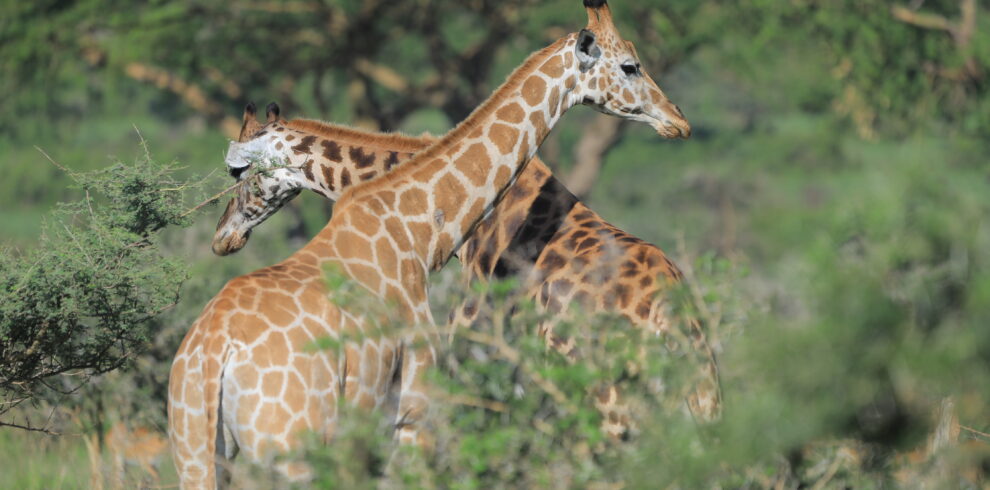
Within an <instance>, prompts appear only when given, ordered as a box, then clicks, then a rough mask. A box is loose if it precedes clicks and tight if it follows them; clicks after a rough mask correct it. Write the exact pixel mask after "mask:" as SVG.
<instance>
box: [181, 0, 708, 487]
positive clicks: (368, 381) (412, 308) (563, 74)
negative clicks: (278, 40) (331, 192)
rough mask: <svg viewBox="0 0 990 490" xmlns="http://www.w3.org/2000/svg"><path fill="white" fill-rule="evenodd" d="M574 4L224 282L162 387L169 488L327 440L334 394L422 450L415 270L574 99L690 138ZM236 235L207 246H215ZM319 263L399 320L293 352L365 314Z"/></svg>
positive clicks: (615, 39) (450, 249)
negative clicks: (513, 57)
mask: <svg viewBox="0 0 990 490" xmlns="http://www.w3.org/2000/svg"><path fill="white" fill-rule="evenodd" d="M585 6H586V7H587V10H588V15H589V23H588V27H587V28H586V29H584V30H582V31H581V32H579V33H573V34H570V35H567V36H565V37H563V38H561V39H560V40H558V41H556V42H554V43H553V44H551V45H550V46H548V47H547V48H544V49H542V50H540V51H538V52H536V53H534V54H533V55H531V56H530V57H529V58H528V59H527V60H526V61H525V62H524V63H523V64H522V65H521V66H520V67H519V68H517V69H516V70H515V71H514V72H513V73H512V74H511V75H509V77H508V79H507V81H506V82H505V83H504V84H503V85H502V86H501V87H499V88H498V89H497V90H496V91H495V93H494V94H493V95H492V96H491V97H490V98H489V99H488V100H487V101H485V102H484V103H483V104H482V105H481V106H480V107H479V108H478V109H476V110H475V111H474V112H473V113H472V114H471V115H470V116H469V117H468V118H467V119H466V120H465V121H464V122H462V123H461V124H459V125H458V126H457V127H456V128H455V129H453V130H452V131H450V132H449V133H447V134H446V135H445V136H444V137H443V138H441V139H440V140H439V141H437V142H435V143H433V144H432V145H430V146H429V147H427V148H425V149H424V150H422V151H420V152H418V153H416V154H415V155H414V156H413V157H412V158H411V159H409V161H408V162H407V163H406V164H404V165H401V166H399V168H396V169H395V170H393V171H392V172H390V173H388V174H386V175H385V176H382V177H380V178H377V179H373V180H369V181H368V182H366V183H362V184H360V185H356V186H353V187H351V188H349V189H347V190H345V191H344V192H343V193H342V194H341V196H340V199H339V201H338V204H337V207H336V209H335V212H334V216H333V218H332V219H331V220H330V222H329V223H328V224H327V225H326V227H324V229H323V230H322V231H321V232H320V233H319V234H317V236H316V237H315V238H314V239H313V240H312V241H310V243H308V244H307V245H306V246H304V247H303V248H302V249H300V250H299V251H297V252H296V253H294V254H293V255H291V256H290V257H289V258H287V259H286V260H284V261H282V262H281V263H279V264H277V265H275V266H272V267H268V268H265V269H261V270H259V271H256V272H254V273H251V274H247V275H245V276H241V277H238V278H235V279H233V280H231V281H230V282H229V283H228V284H227V285H226V286H224V288H223V289H222V290H221V291H220V292H219V293H218V294H217V295H216V296H215V297H214V298H213V299H212V300H211V301H210V302H209V303H208V304H207V306H206V307H205V309H204V311H203V313H202V314H201V315H200V317H199V318H198V319H197V320H196V322H195V323H194V324H193V326H192V328H191V329H190V331H189V333H188V334H187V336H186V338H185V339H184V340H183V343H182V345H181V346H180V348H179V352H178V353H177V355H176V359H175V361H174V363H173V367H172V371H171V376H170V381H169V432H170V437H171V440H172V447H173V450H174V459H175V462H176V464H177V466H178V470H179V474H180V478H181V479H182V484H183V486H185V487H201V486H206V487H210V486H213V485H215V484H216V481H217V480H218V479H221V478H220V477H221V475H222V473H223V472H222V471H217V469H216V468H215V467H214V464H215V463H216V464H217V465H218V466H221V467H222V466H223V464H222V462H223V460H225V459H228V458H232V457H233V456H234V455H235V454H237V453H239V452H242V453H244V454H245V455H246V456H247V457H248V458H249V459H251V460H253V461H258V462H265V461H267V460H268V458H269V455H270V454H272V453H274V452H279V451H285V450H288V449H291V448H292V447H295V446H296V445H297V443H298V437H299V436H300V434H301V433H303V432H305V431H316V432H318V433H321V434H323V435H324V437H325V438H327V439H329V438H330V437H332V434H333V429H334V426H335V424H336V406H337V405H336V404H337V401H338V400H345V401H348V402H350V403H355V404H358V405H359V406H361V407H367V408H369V409H375V408H377V409H382V410H385V411H386V412H387V413H390V414H391V415H392V416H393V417H394V420H395V426H396V435H397V438H398V439H399V440H400V441H402V442H407V443H419V444H426V443H427V441H428V439H429V434H428V433H427V431H426V430H425V427H424V426H423V418H424V416H425V415H426V412H427V410H428V407H429V397H428V392H427V386H426V380H425V370H426V369H427V368H428V367H430V366H431V365H432V364H433V362H434V359H435V352H434V348H433V343H434V342H435V340H436V338H437V332H436V330H435V327H434V323H433V319H432V316H431V314H430V309H429V305H428V303H427V281H426V277H427V274H428V272H429V271H430V270H435V269H438V268H439V267H441V266H443V264H445V263H446V262H447V261H448V260H449V259H450V257H451V256H452V254H453V253H454V251H456V250H457V248H458V247H459V246H460V245H461V244H462V243H463V242H464V241H465V240H466V239H467V238H468V237H469V236H470V234H471V232H472V231H473V230H474V228H475V227H476V226H477V224H478V223H479V222H480V221H481V219H482V218H483V216H484V215H485V214H486V212H487V211H489V210H490V209H492V207H493V206H494V205H495V203H496V202H497V200H498V198H499V197H500V196H501V194H502V193H503V192H504V191H505V190H506V189H507V188H508V186H509V184H510V183H512V181H513V180H514V179H515V177H516V176H517V175H518V173H519V171H520V170H521V169H522V168H523V167H524V165H525V164H526V163H527V162H528V161H529V160H530V159H531V158H532V157H533V155H534V154H535V153H536V150H537V148H538V147H539V145H540V144H541V143H542V142H543V140H544V138H545V137H546V136H547V134H548V133H549V131H550V129H551V128H552V127H553V125H554V124H555V123H556V122H557V121H558V120H559V119H560V117H561V116H562V115H563V113H564V112H565V111H566V110H567V109H568V108H570V107H571V106H573V105H577V104H585V105H590V106H592V107H595V108H596V109H598V110H601V111H603V112H606V113H610V114H613V115H617V116H620V117H624V118H628V119H633V120H639V121H641V122H646V123H648V124H650V125H651V126H652V127H654V128H655V129H656V130H657V132H658V133H659V134H661V135H663V136H666V137H687V136H688V135H689V134H690V127H689V125H688V123H687V121H686V120H685V119H684V118H683V115H682V114H681V113H680V111H679V110H678V109H677V108H676V106H674V105H673V104H672V103H671V102H670V101H669V100H668V99H667V98H666V96H665V95H664V94H663V92H662V91H661V90H660V88H659V87H657V86H656V84H655V83H654V82H653V81H652V80H651V79H650V78H649V77H648V76H646V75H645V74H644V73H642V71H641V70H640V68H639V67H638V65H637V63H636V61H635V60H636V57H635V52H634V51H633V49H632V47H631V45H630V44H628V43H626V42H624V41H622V39H621V37H620V36H619V35H618V32H617V31H616V29H615V27H614V26H613V25H612V22H611V14H610V12H609V10H608V7H607V5H605V3H604V2H602V1H590V0H586V1H585ZM314 142H315V140H313V141H311V142H310V143H309V145H305V144H304V143H305V141H299V142H298V143H297V145H300V148H299V151H301V152H302V151H303V150H308V151H310V152H312V151H313V148H312V144H313V143H314ZM247 144H250V143H247ZM243 148H245V147H243V146H234V147H233V150H234V154H235V155H244V154H245V153H248V152H242V151H240V150H241V149H243ZM248 149H249V150H251V151H250V153H252V154H253V158H252V160H253V161H256V162H258V161H261V162H264V161H273V160H274V161H276V162H277V163H280V164H284V163H285V162H284V160H283V161H280V160H279V157H278V155H279V153H278V152H279V151H282V150H284V146H283V149H282V150H279V149H277V145H275V146H268V145H263V146H258V147H250V148H248ZM245 163H247V162H245ZM228 164H230V162H228ZM304 164H305V162H304ZM231 166H235V165H231ZM241 166H245V167H246V166H247V165H241ZM286 166H287V165H286ZM259 190H261V191H263V189H259ZM243 238H244V237H241V238H237V237H230V238H228V239H226V240H221V242H220V244H219V247H220V250H219V251H220V252H222V251H223V247H224V246H225V245H226V244H230V245H234V246H236V245H237V244H238V241H239V240H242V239H243ZM215 248H216V247H215ZM330 266H332V267H334V268H336V269H338V270H340V271H341V272H342V273H343V274H344V275H346V276H347V277H349V278H350V279H351V280H352V281H354V282H355V283H356V284H358V285H360V287H362V288H364V289H365V290H367V291H369V292H370V293H371V294H373V295H374V296H375V297H377V298H380V300H381V301H382V302H383V303H384V304H387V305H389V307H390V308H391V309H392V310H394V313H395V315H396V316H397V317H398V318H401V319H402V322H403V324H404V325H405V327H404V328H403V329H401V331H400V332H399V333H397V334H395V335H390V336H384V337H378V338H374V339H368V338H365V339H364V340H363V341H362V342H360V343H358V342H347V343H345V345H344V347H343V348H342V349H339V350H312V349H307V346H308V345H310V344H311V343H312V342H313V340H314V339H316V338H319V337H330V338H334V339H342V338H347V337H348V336H347V335H345V334H346V333H348V332H350V331H356V332H361V331H362V330H363V329H364V328H366V325H367V324H368V320H369V318H368V314H367V312H364V311H351V310H348V309H347V308H346V307H344V306H340V305H338V304H336V303H335V302H334V301H333V300H332V298H330V297H329V296H328V295H329V294H332V293H331V292H330V291H328V290H327V287H326V284H325V282H324V281H323V273H322V272H323V269H324V268H326V267H330ZM393 400H394V402H393ZM281 470H282V471H283V472H284V473H285V474H286V475H287V476H289V477H290V478H295V479H305V478H306V477H307V474H308V471H307V470H308V469H307V468H306V467H304V466H302V465H290V464H284V465H282V466H281Z"/></svg>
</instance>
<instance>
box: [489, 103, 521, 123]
mask: <svg viewBox="0 0 990 490" xmlns="http://www.w3.org/2000/svg"><path fill="white" fill-rule="evenodd" d="M495 117H497V118H499V119H501V120H503V121H505V122H507V123H511V124H519V123H521V122H523V119H524V118H525V117H526V111H524V110H523V108H522V107H521V106H520V105H519V104H517V103H515V102H513V103H511V104H509V105H507V106H504V107H502V108H501V109H499V110H498V112H496V113H495Z"/></svg>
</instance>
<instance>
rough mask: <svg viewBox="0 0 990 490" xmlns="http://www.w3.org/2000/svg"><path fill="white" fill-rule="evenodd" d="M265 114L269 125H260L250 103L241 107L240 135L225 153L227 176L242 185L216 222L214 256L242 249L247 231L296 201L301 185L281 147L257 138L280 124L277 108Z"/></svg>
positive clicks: (272, 108) (274, 106)
mask: <svg viewBox="0 0 990 490" xmlns="http://www.w3.org/2000/svg"><path fill="white" fill-rule="evenodd" d="M266 112H267V114H266V116H267V118H268V121H267V122H266V123H265V124H261V123H260V122H259V121H258V118H257V116H256V109H255V105H254V103H253V102H252V103H249V104H248V105H247V107H245V108H244V123H243V124H242V125H241V134H240V136H239V137H238V138H237V141H232V142H231V143H230V148H229V149H228V151H227V157H226V159H225V161H226V164H227V171H228V172H229V173H230V175H231V177H234V178H235V179H237V181H238V182H241V185H240V186H238V187H237V188H236V189H235V190H234V192H235V194H234V197H233V198H231V200H230V202H229V203H227V208H226V210H224V213H223V216H221V217H220V222H219V223H217V231H216V233H215V234H214V235H213V252H214V253H215V254H217V255H228V254H231V253H234V252H236V251H238V250H240V249H241V248H242V247H244V245H245V244H247V240H248V237H249V236H250V235H251V230H252V229H253V228H254V227H255V226H257V225H259V224H261V222H262V221H265V220H266V219H268V217H269V216H271V215H272V214H274V213H275V212H276V211H278V210H279V209H280V208H281V207H282V206H283V205H284V204H285V203H286V202H288V201H290V200H292V198H294V197H296V196H297V195H298V194H299V192H300V191H301V190H302V188H303V186H304V185H305V183H304V181H303V179H302V178H300V177H301V176H300V175H299V174H300V172H301V170H300V169H299V168H296V167H294V166H292V165H288V160H287V158H286V151H285V146H284V144H283V143H281V142H277V141H274V140H273V139H271V138H262V136H263V135H265V134H267V133H268V132H269V130H272V129H274V127H275V126H280V125H282V124H283V122H284V121H283V120H281V119H280V118H279V107H278V104H276V103H274V102H272V103H271V104H268V108H267V111H266ZM249 170H254V172H249Z"/></svg>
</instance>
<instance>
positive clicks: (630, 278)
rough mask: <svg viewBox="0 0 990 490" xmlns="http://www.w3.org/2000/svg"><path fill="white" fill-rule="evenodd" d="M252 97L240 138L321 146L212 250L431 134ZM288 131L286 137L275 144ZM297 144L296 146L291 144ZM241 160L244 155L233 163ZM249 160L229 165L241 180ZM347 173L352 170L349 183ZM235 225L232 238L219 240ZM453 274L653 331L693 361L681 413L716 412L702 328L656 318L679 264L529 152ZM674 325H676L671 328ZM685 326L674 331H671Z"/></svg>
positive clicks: (254, 201)
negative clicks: (287, 111) (359, 123)
mask: <svg viewBox="0 0 990 490" xmlns="http://www.w3.org/2000/svg"><path fill="white" fill-rule="evenodd" d="M254 111H255V109H254V105H253V104H249V105H248V107H247V108H246V109H245V114H244V121H245V125H244V128H245V130H244V131H242V134H241V136H240V137H239V141H242V142H244V141H250V140H252V139H255V138H268V139H269V140H270V141H269V144H270V145H271V144H274V145H275V146H278V145H279V144H281V145H282V146H283V147H286V146H292V142H293V141H296V142H298V141H300V140H305V141H308V142H309V143H308V144H309V145H311V146H312V147H314V148H323V149H325V150H326V151H323V152H321V153H319V154H309V153H299V154H296V153H294V152H293V153H289V154H288V155H286V158H288V159H289V160H290V161H291V162H292V163H291V165H288V166H286V167H283V168H280V169H277V170H275V171H274V172H270V173H268V174H267V175H259V176H257V178H258V179H260V181H261V184H260V185H258V186H256V187H257V191H256V192H250V191H244V190H243V189H242V191H241V192H239V193H238V194H237V195H236V196H235V197H233V198H232V199H231V200H230V202H229V203H228V205H227V208H226V210H225V212H224V213H223V215H222V216H221V218H220V220H219V222H218V224H217V232H216V234H215V235H214V250H215V251H216V252H217V253H218V254H223V255H225V254H230V253H233V252H236V251H237V250H240V248H242V247H243V246H244V245H246V243H247V237H248V236H249V234H250V233H251V231H252V230H253V229H254V227H256V226H258V225H259V224H260V223H262V222H263V221H264V220H265V219H267V218H268V217H269V216H271V215H272V214H274V213H275V212H277V211H278V209H280V208H281V206H282V205H283V204H284V203H285V202H287V201H288V200H289V199H292V198H293V197H294V196H295V195H297V194H298V192H299V191H300V190H301V189H308V190H310V191H312V192H315V193H317V194H319V195H321V196H324V197H326V198H327V199H330V200H336V198H337V197H339V194H340V193H341V192H342V191H343V190H344V189H346V188H347V187H349V186H351V185H353V184H355V183H357V181H358V180H360V181H367V180H371V179H374V178H376V177H377V176H379V175H384V174H385V173H386V172H389V171H390V170H392V169H393V168H396V166H397V165H399V164H402V163H404V162H405V161H406V160H407V159H408V158H409V157H410V156H412V155H413V154H414V153H415V152H416V151H418V150H420V149H422V148H425V147H427V146H428V145H429V144H430V143H431V142H432V141H434V138H432V137H431V136H428V135H423V136H420V137H418V138H414V137H409V136H405V135H401V134H396V133H370V132H364V131H359V130H355V129H352V128H349V127H346V126H340V125H334V124H330V123H325V122H321V121H315V120H308V119H293V120H285V119H282V118H281V117H280V116H279V112H280V111H279V109H278V105H277V104H275V103H272V104H270V105H269V108H268V111H267V113H268V121H267V123H266V124H264V125H262V124H260V123H259V122H258V121H257V118H256V117H255V112H254ZM288 135H291V136H292V140H289V141H285V138H286V136H288ZM297 144H299V143H297ZM232 163H233V164H235V165H241V164H243V163H244V162H240V161H235V162H232ZM246 170H247V167H244V166H241V167H229V168H228V171H229V172H230V174H231V175H232V176H234V177H235V178H237V179H243V178H244V177H245V174H246ZM351 175H360V176H361V178H360V179H354V178H352V177H350V176H351ZM231 233H234V235H235V236H239V237H243V238H242V239H241V240H240V241H239V242H238V243H229V242H227V243H225V240H226V239H227V237H228V236H229V235H230V234H231ZM456 256H457V258H458V259H459V260H460V262H461V264H462V275H463V281H464V282H465V283H466V284H470V283H472V282H474V281H481V282H489V281H492V280H498V279H505V278H509V277H518V278H524V281H523V291H522V292H521V296H522V297H525V298H529V299H532V300H534V301H535V302H537V306H538V307H540V309H541V310H542V311H544V312H547V313H552V314H554V315H553V317H554V318H557V317H559V316H560V315H561V314H564V313H566V310H567V309H568V308H570V307H571V306H572V304H577V305H580V307H581V308H582V310H583V311H585V312H612V313H619V314H621V315H622V316H623V317H625V318H626V319H627V320H628V321H629V322H630V324H631V325H633V326H636V327H639V328H644V329H647V330H648V331H651V332H654V333H662V334H663V335H664V337H665V340H666V344H667V347H668V349H670V350H671V351H675V352H677V353H678V354H681V355H688V356H691V357H692V359H690V361H691V362H692V363H693V365H695V366H697V367H698V368H699V371H698V373H696V379H695V380H694V381H695V384H696V387H695V389H694V390H693V391H692V392H691V393H689V394H688V395H687V399H686V402H687V406H688V409H689V410H690V412H691V413H692V414H693V415H694V416H695V417H696V418H697V419H699V420H701V421H706V422H707V421H712V420H714V419H717V418H718V417H719V414H720V410H721V399H720V393H719V382H718V370H717V364H716V361H715V356H714V353H713V352H712V350H711V347H710V346H709V344H708V342H707V340H706V335H705V332H704V331H703V330H702V329H701V326H700V324H698V323H697V322H696V321H693V320H691V319H682V320H681V321H680V322H675V321H671V320H670V319H668V318H667V317H666V310H665V304H664V296H663V294H662V293H663V290H664V289H666V288H667V287H669V286H670V285H671V284H673V283H677V282H679V281H680V280H681V274H680V272H679V270H678V269H677V267H676V266H675V265H674V264H673V263H672V262H671V261H670V260H669V259H668V258H667V257H666V255H665V254H664V253H663V251H662V250H660V249H659V248H658V247H656V246H654V245H652V244H650V243H647V242H645V241H643V240H641V239H638V238H636V237H634V236H632V235H629V234H628V233H625V232H623V231H622V230H619V229H618V228H616V227H614V226H613V225H611V224H609V223H608V222H607V221H605V220H604V219H603V218H602V217H601V216H600V215H598V214H597V213H595V212H594V211H593V210H591V209H590V208H588V207H587V206H586V205H585V204H584V203H582V202H581V201H580V200H579V199H578V198H577V197H576V196H574V195H573V194H572V193H570V191H568V190H567V189H566V188H565V187H564V186H563V185H562V184H561V183H560V181H559V180H557V179H556V178H555V177H554V176H553V175H552V174H551V173H550V170H549V168H547V166H546V165H545V164H544V163H543V162H542V161H540V159H539V157H534V158H533V159H532V161H531V162H530V163H529V164H528V165H527V166H526V167H525V168H524V169H523V170H522V171H521V172H520V175H519V177H518V179H517V180H516V182H515V183H514V184H512V186H511V187H510V188H509V190H508V191H507V192H506V193H505V195H504V196H503V197H502V199H501V201H499V203H498V204H497V205H496V206H495V207H494V209H493V210H492V212H491V213H490V214H489V215H488V216H487V217H485V218H484V219H483V220H482V221H481V222H480V223H479V224H478V226H477V228H476V229H475V231H474V233H473V234H472V236H471V237H470V238H468V239H467V240H466V241H465V242H464V245H463V246H461V247H460V248H459V249H458V251H457V252H456ZM479 303H480V301H479V300H478V299H477V298H471V299H468V300H466V301H464V302H463V303H462V304H461V305H460V306H459V307H457V308H455V309H454V310H452V311H451V315H450V324H451V325H452V326H454V328H451V329H450V330H451V332H453V331H456V329H457V328H464V327H466V326H469V325H471V324H472V323H475V322H476V319H477V316H478V315H479V312H480V309H479V308H480V304H479ZM552 326H553V324H552V323H551V324H545V325H542V326H541V327H542V328H541V329H540V331H539V333H540V334H541V335H543V336H544V337H545V338H546V339H547V341H548V343H550V344H551V345H552V346H553V347H554V348H556V349H557V350H560V351H562V353H564V354H565V355H568V356H569V357H575V355H574V353H573V352H572V351H570V349H571V346H572V345H571V344H570V343H568V342H567V341H566V340H565V339H561V338H559V337H556V336H554V335H553V332H552ZM672 326H677V327H679V329H677V330H673V331H671V327H672ZM681 329H683V330H681ZM618 399H619V396H618V393H617V391H616V388H615V387H614V386H610V387H608V388H607V389H603V390H602V392H601V394H600V397H599V398H598V400H597V405H598V408H599V410H600V411H601V412H602V414H603V426H604V429H605V432H606V433H608V434H609V435H610V436H612V437H614V438H624V437H625V436H626V435H627V433H628V432H629V430H630V429H631V427H630V426H631V425H632V424H631V421H630V420H629V418H628V410H627V408H626V407H625V406H624V405H623V404H622V403H620V402H619V401H618Z"/></svg>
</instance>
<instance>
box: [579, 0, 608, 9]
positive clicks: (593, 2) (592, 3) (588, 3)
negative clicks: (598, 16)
mask: <svg viewBox="0 0 990 490" xmlns="http://www.w3.org/2000/svg"><path fill="white" fill-rule="evenodd" d="M606 3H608V2H606V1H605V0H584V6H585V7H587V8H590V9H596V8H599V7H601V6H602V5H605V4H606Z"/></svg>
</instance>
